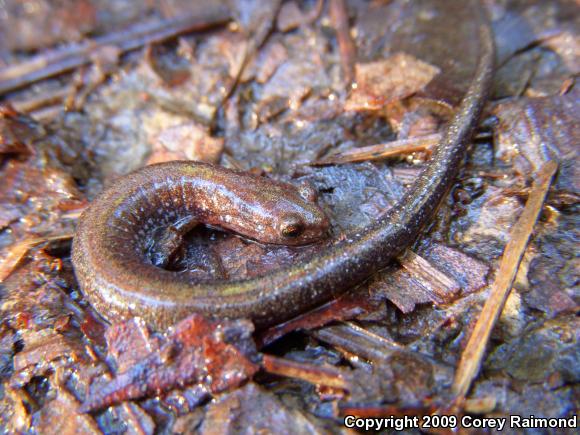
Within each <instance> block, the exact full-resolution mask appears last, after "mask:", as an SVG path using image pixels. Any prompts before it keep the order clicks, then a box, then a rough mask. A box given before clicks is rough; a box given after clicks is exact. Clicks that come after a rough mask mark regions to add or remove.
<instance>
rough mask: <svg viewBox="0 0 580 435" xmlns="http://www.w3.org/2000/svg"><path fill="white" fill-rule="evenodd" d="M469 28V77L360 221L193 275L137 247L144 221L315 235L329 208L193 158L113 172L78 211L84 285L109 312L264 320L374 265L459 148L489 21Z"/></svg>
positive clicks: (417, 220) (488, 64) (331, 293)
mask: <svg viewBox="0 0 580 435" xmlns="http://www.w3.org/2000/svg"><path fill="white" fill-rule="evenodd" d="M479 36H480V38H479V40H480V55H479V60H478V65H477V67H476V70H475V74H474V77H473V79H472V81H471V83H470V85H469V88H468V90H467V92H466V94H465V96H464V98H463V100H462V102H461V104H460V106H459V108H458V110H457V112H456V114H455V115H454V117H453V119H452V120H451V121H450V123H449V125H448V126H447V127H446V129H445V132H444V134H443V138H442V140H441V142H440V143H439V144H438V146H437V148H436V149H435V151H434V153H433V155H432V157H431V159H430V161H429V163H428V164H427V165H426V167H425V168H424V169H423V170H422V172H421V174H420V175H419V176H418V179H417V180H416V181H415V183H414V185H413V186H411V187H410V188H409V189H408V190H407V191H406V192H405V194H404V195H403V197H402V198H401V199H400V201H399V202H398V203H397V204H395V205H394V206H393V207H392V208H391V209H389V211H388V212H387V213H385V215H384V216H383V217H381V218H380V219H378V220H377V221H376V222H374V223H373V224H372V225H370V226H369V227H367V228H365V229H364V230H362V231H360V232H358V233H356V234H351V235H350V236H349V237H347V238H346V239H345V240H343V241H342V242H339V243H336V244H333V245H330V246H328V247H327V248H325V249H324V250H322V252H321V253H319V254H317V255H315V256H313V257H312V258H308V259H305V260H303V261H301V262H298V263H296V264H293V265H291V266H289V267H284V268H281V269H280V270H277V271H275V272H273V273H269V274H267V275H265V276H261V277H257V278H250V279H244V280H237V281H216V282H212V283H199V282H198V283H196V282H192V281H191V280H190V279H188V278H187V276H186V274H182V273H178V272H175V271H169V270H165V269H162V268H160V267H156V266H155V265H154V264H153V262H151V261H150V259H148V258H147V256H146V255H145V251H146V249H145V245H144V244H145V243H146V239H147V237H148V236H149V235H150V234H151V231H153V230H155V229H156V228H158V227H162V226H170V227H172V228H177V229H179V228H182V229H183V228H188V226H189V222H190V221H196V222H203V223H207V224H210V225H217V226H222V227H225V228H228V229H230V230H233V231H235V232H238V233H240V234H242V235H245V236H248V237H251V238H255V239H257V240H260V241H262V242H266V243H285V244H303V243H310V242H313V241H315V240H317V239H319V238H321V237H323V236H324V234H325V233H326V231H327V229H328V219H327V218H326V217H325V216H324V213H323V212H322V211H321V210H320V209H319V208H318V207H317V206H316V204H315V203H314V202H313V201H312V198H310V197H309V196H310V195H309V194H304V192H300V191H299V190H296V189H295V188H293V187H291V186H289V185H284V184H282V183H279V182H271V181H269V180H266V179H263V178H260V177H256V176H253V175H249V174H247V173H241V172H235V171H230V170H228V169H225V168H222V167H219V166H212V165H208V164H202V163H193V162H171V163H166V164H160V165H153V166H149V167H145V168H142V169H140V170H138V171H136V172H134V173H132V174H130V175H127V176H125V177H123V178H121V179H119V180H118V181H117V182H116V183H115V184H114V185H113V186H112V187H111V188H109V189H108V190H106V191H105V192H104V193H103V194H102V195H101V196H99V197H98V198H97V199H96V200H95V201H94V202H92V203H91V205H90V206H89V207H88V209H87V210H86V211H85V212H84V213H83V214H82V216H81V218H80V221H79V224H78V228H77V231H76V234H75V237H74V240H73V248H72V260H73V265H74V269H75V272H76V276H77V278H78V281H79V283H80V286H81V289H82V291H83V293H84V295H85V296H86V297H87V299H88V300H89V301H90V302H91V303H92V304H93V305H94V307H96V309H97V311H98V312H99V313H100V314H102V315H103V316H104V317H105V318H106V319H108V320H109V321H111V322H113V321H116V320H119V319H124V318H128V317H131V316H140V317H142V318H144V319H145V320H146V321H148V322H149V323H151V324H152V325H154V326H156V327H158V328H165V327H168V326H170V325H172V324H174V323H175V322H177V321H178V320H180V319H182V318H184V317H186V316H188V315H189V314H191V313H192V312H198V313H202V314H205V315H209V316H217V317H225V318H250V319H252V320H253V321H254V323H255V324H256V326H257V327H259V328H262V327H266V326H269V325H272V324H275V323H279V322H282V321H285V320H288V319H290V318H292V317H294V316H296V315H298V314H300V313H303V312H305V311H307V310H309V309H312V308H314V307H315V306H317V305H319V304H321V303H324V302H326V301H328V300H331V299H332V298H335V297H336V296H338V295H339V294H341V292H343V291H344V290H346V289H348V288H351V287H353V286H354V285H356V284H358V283H360V282H362V281H363V280H365V279H366V278H368V277H369V276H371V275H372V274H374V273H375V272H377V271H378V270H380V269H382V268H384V267H385V266H386V265H387V264H388V263H389V261H390V260H392V259H393V257H395V256H397V255H398V254H400V253H401V252H402V251H403V250H404V249H405V248H406V247H408V246H409V245H410V244H411V243H412V242H413V241H414V240H415V238H416V237H417V235H418V234H419V233H420V231H421V229H422V228H423V227H424V226H425V224H426V223H427V222H428V221H429V220H430V219H431V218H432V216H433V215H434V213H435V212H436V210H437V208H438V207H439V205H440V204H441V202H442V200H443V198H444V197H445V195H446V194H447V192H448V191H449V189H450V187H451V185H452V183H453V180H454V179H455V177H456V175H457V173H458V170H459V168H460V165H461V162H462V160H463V158H464V156H465V154H466V149H467V145H468V142H469V139H470V136H471V132H472V130H473V128H474V127H475V125H476V123H477V120H478V118H479V116H480V113H481V110H482V106H483V104H484V102H485V100H486V97H487V92H488V89H489V85H490V81H491V77H492V71H493V58H494V45H493V37H492V34H491V30H490V27H489V25H488V24H487V23H482V24H480V26H479ZM183 222H185V224H183ZM182 224H183V225H182ZM176 231H177V230H176Z"/></svg>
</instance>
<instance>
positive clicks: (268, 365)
mask: <svg viewBox="0 0 580 435" xmlns="http://www.w3.org/2000/svg"><path fill="white" fill-rule="evenodd" d="M262 366H263V367H264V370H266V371H267V372H268V373H272V374H274V375H280V376H286V377H290V378H298V379H302V380H304V381H306V382H310V383H312V384H315V385H324V386H326V387H332V388H340V389H342V390H348V384H347V382H346V381H345V379H344V377H343V376H342V374H341V373H340V371H338V370H337V369H336V368H335V367H330V366H326V367H321V366H317V365H314V364H308V363H298V362H295V361H291V360H288V359H285V358H278V357H275V356H272V355H264V357H263V362H262Z"/></svg>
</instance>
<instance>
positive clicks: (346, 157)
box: [310, 133, 441, 166]
mask: <svg viewBox="0 0 580 435" xmlns="http://www.w3.org/2000/svg"><path fill="white" fill-rule="evenodd" d="M440 140H441V135H440V134H438V133H437V134H430V135H427V136H421V137H413V138H410V139H401V140H395V141H392V142H387V143H382V144H378V145H369V146H366V147H361V148H355V149H352V150H348V151H345V152H342V153H337V154H334V155H331V156H328V157H324V158H322V159H320V160H317V161H315V162H312V163H310V165H311V166H318V165H337V164H341V163H352V162H363V161H367V160H379V159H384V158H387V157H394V156H398V155H401V154H410V153H414V152H417V151H428V150H429V149H431V148H432V147H434V146H435V145H437V143H438V142H439V141H440Z"/></svg>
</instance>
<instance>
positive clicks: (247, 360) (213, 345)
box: [80, 314, 258, 412]
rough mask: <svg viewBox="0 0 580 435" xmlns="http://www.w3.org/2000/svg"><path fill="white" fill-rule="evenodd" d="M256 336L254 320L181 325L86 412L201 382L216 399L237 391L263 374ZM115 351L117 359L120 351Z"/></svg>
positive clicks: (197, 318)
mask: <svg viewBox="0 0 580 435" xmlns="http://www.w3.org/2000/svg"><path fill="white" fill-rule="evenodd" d="M134 327H135V324H134V323H133V322H126V323H122V324H120V325H117V326H115V327H114V328H117V329H120V330H119V331H117V332H116V334H115V335H125V336H126V337H127V338H129V337H131V336H133V335H134V334H133V331H123V329H124V328H134ZM252 332H253V326H252V324H251V323H250V322H248V321H244V320H238V321H222V322H217V321H213V320H208V319H206V318H204V317H203V316H201V315H198V314H194V315H192V316H190V317H188V318H187V319H185V320H183V321H181V322H180V323H178V324H177V325H176V326H175V329H174V330H173V332H171V333H170V334H169V336H167V337H166V338H164V339H162V344H161V345H160V346H159V348H156V349H154V350H153V351H152V352H150V353H149V354H147V355H146V356H144V357H143V358H142V359H141V360H140V361H137V362H135V363H134V364H133V365H132V366H130V367H128V368H127V369H126V370H125V371H123V372H122V373H119V374H118V375H117V376H116V377H115V379H113V380H112V381H111V382H109V383H108V384H106V385H104V386H102V387H100V388H98V389H97V391H96V392H95V393H94V394H91V395H90V397H89V399H88V400H87V401H86V402H85V403H83V405H82V406H81V408H80V411H81V412H91V411H95V410H98V409H102V408H105V407H107V406H110V405H113V404H116V403H120V402H123V401H126V400H132V399H139V398H141V397H146V396H149V395H160V394H163V393H166V392H169V391H170V390H172V389H173V388H182V387H185V386H187V385H191V384H195V383H198V384H203V385H204V386H206V387H207V388H208V390H209V391H210V392H211V393H214V394H215V393H219V392H223V391H226V390H229V389H232V388H235V387H237V386H239V385H240V384H242V383H244V382H245V381H246V380H247V379H248V378H251V377H252V376H253V375H254V373H256V371H257V370H258V365H257V364H256V361H257V358H258V356H257V353H256V352H255V347H254V344H253V341H252V339H251V334H252ZM145 341H147V340H145ZM121 343H123V340H120V341H117V342H116V346H119V345H120V344H121ZM234 343H235V344H234ZM110 352H111V353H112V354H115V353H116V352H118V349H112V350H111V351H110Z"/></svg>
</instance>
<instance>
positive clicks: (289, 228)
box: [282, 216, 304, 238]
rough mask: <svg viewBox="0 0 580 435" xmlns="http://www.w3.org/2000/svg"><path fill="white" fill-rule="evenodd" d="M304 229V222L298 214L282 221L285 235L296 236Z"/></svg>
mask: <svg viewBox="0 0 580 435" xmlns="http://www.w3.org/2000/svg"><path fill="white" fill-rule="evenodd" d="M303 231H304V223H303V222H302V220H301V219H300V218H298V217H296V216H289V217H287V218H286V219H285V220H284V222H283V223H282V235H283V236H284V237H291V238H296V237H299V236H300V235H301V234H302V232H303Z"/></svg>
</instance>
